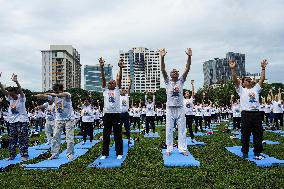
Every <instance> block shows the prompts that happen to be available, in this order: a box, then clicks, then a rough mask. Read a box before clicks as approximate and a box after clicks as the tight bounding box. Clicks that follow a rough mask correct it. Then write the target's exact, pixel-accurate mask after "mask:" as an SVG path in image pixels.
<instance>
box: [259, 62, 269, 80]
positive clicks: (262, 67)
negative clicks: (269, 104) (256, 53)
mask: <svg viewBox="0 0 284 189" xmlns="http://www.w3.org/2000/svg"><path fill="white" fill-rule="evenodd" d="M267 64H268V61H267V60H266V59H265V60H263V61H261V77H260V80H259V82H258V84H259V85H260V86H262V84H263V82H264V80H265V68H266V66H267Z"/></svg>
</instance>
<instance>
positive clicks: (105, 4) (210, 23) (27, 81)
mask: <svg viewBox="0 0 284 189" xmlns="http://www.w3.org/2000/svg"><path fill="white" fill-rule="evenodd" d="M283 10H284V1H283V0H266V1H259V0H249V1H247V0H238V1H236V0H202V1H200V0H163V1H161V0H141V1H133V0H120V1H116V0H108V1H98V0H82V1H73V0H26V1H23V0H13V1H11V0H0V44H1V45H0V72H2V77H1V78H0V81H1V82H2V83H3V84H6V85H15V84H14V83H13V82H12V81H11V79H10V78H11V75H12V74H13V73H16V74H17V75H18V78H19V81H20V83H21V85H22V87H23V88H28V89H30V90H32V91H41V90H42V84H41V81H42V78H41V75H42V70H41V69H42V61H41V50H48V49H49V45H73V46H74V47H75V48H76V49H77V50H78V52H79V53H80V55H81V64H82V65H93V64H96V63H97V62H98V58H99V57H101V56H102V57H104V58H105V59H106V63H111V64H113V65H114V72H117V70H118V69H117V61H118V57H119V51H120V50H123V51H128V50H130V49H132V48H133V47H146V48H149V49H153V50H156V49H160V48H166V49H167V51H168V53H167V55H166V57H165V63H166V69H167V70H168V71H170V70H171V69H173V68H176V69H178V70H180V71H181V72H182V71H183V70H184V68H185V64H186V60H187V56H186V54H185V50H186V48H189V47H191V48H192V51H193V56H192V65H191V70H190V72H189V75H188V78H187V81H188V82H187V83H186V84H185V88H189V86H190V84H189V83H190V80H191V79H194V80H195V82H196V86H197V87H201V86H202V85H203V71H202V70H203V66H202V65H203V62H204V61H207V60H210V59H213V58H216V57H218V58H224V57H225V55H226V53H227V52H229V51H231V52H240V53H244V54H246V71H248V72H252V73H255V72H260V70H261V68H260V61H261V60H262V59H268V61H269V65H268V66H267V79H268V80H269V82H282V83H284V79H283V76H282V72H283V70H284V63H283V59H284V11H283ZM82 68H83V66H82ZM82 70H83V69H82Z"/></svg>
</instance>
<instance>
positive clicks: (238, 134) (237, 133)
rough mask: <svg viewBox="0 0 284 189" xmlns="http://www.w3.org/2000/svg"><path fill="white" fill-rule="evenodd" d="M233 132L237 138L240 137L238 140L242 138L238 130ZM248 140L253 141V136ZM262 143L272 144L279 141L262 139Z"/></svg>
mask: <svg viewBox="0 0 284 189" xmlns="http://www.w3.org/2000/svg"><path fill="white" fill-rule="evenodd" d="M235 134H236V135H235V136H236V138H237V139H240V140H241V139H242V135H241V133H240V132H236V133H235ZM250 142H251V143H253V136H252V135H251V136H250ZM262 144H270V145H274V144H280V142H278V141H271V140H263V141H262Z"/></svg>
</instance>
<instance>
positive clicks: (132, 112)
mask: <svg viewBox="0 0 284 189" xmlns="http://www.w3.org/2000/svg"><path fill="white" fill-rule="evenodd" d="M128 113H129V116H131V117H133V114H134V111H133V108H130V109H129V111H128Z"/></svg>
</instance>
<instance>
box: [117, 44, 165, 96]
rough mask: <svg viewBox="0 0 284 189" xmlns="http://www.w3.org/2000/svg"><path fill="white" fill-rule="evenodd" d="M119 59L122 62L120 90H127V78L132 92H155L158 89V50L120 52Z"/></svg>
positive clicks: (159, 62) (159, 72) (138, 49)
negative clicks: (130, 83)
mask: <svg viewBox="0 0 284 189" xmlns="http://www.w3.org/2000/svg"><path fill="white" fill-rule="evenodd" d="M119 58H120V59H123V60H124V64H125V66H126V67H125V68H123V70H122V85H121V87H122V88H125V89H127V88H128V80H129V79H128V78H129V77H130V78H131V79H132V87H131V91H132V92H144V91H145V90H147V91H150V92H155V91H157V90H159V89H160V84H161V81H160V75H161V59H160V54H159V51H158V50H150V49H147V48H144V47H137V48H133V49H131V50H129V51H127V52H124V51H120V52H119Z"/></svg>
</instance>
